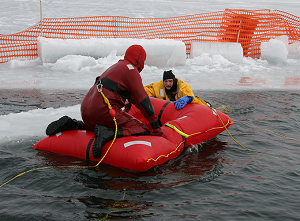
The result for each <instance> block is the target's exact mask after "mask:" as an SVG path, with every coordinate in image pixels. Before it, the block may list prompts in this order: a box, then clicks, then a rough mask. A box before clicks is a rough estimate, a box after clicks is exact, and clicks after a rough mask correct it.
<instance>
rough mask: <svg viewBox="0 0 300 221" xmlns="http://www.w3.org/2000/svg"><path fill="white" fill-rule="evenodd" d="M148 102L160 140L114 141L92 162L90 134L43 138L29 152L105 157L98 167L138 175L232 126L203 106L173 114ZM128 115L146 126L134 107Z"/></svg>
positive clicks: (156, 102)
mask: <svg viewBox="0 0 300 221" xmlns="http://www.w3.org/2000/svg"><path fill="white" fill-rule="evenodd" d="M151 101H152V104H153V107H154V109H155V113H156V115H157V116H158V117H159V118H160V120H161V122H162V124H163V125H164V126H163V127H162V130H163V132H164V136H165V137H164V138H163V137H158V136H150V135H149V136H130V137H121V138H117V139H116V140H115V142H114V143H113V145H112V147H111V148H110V149H109V146H110V144H111V142H112V141H110V142H108V143H106V144H105V145H104V146H103V148H102V154H101V157H100V158H99V159H94V158H93V155H92V145H93V142H94V132H92V131H86V130H71V131H64V132H62V133H58V134H56V135H52V136H49V137H45V138H44V139H42V140H40V141H39V142H38V143H37V144H35V145H33V148H35V149H37V150H43V151H49V152H53V153H58V154H63V155H69V156H74V157H79V158H82V159H87V160H92V161H99V160H100V159H102V157H103V156H104V155H105V154H106V153H107V155H106V156H105V157H104V159H103V161H102V162H101V163H105V164H109V165H112V166H115V167H119V168H122V169H127V170H132V171H137V172H142V171H146V170H148V169H150V168H151V167H153V166H155V165H159V164H163V163H165V162H166V161H168V160H170V159H173V158H175V157H177V156H178V155H179V154H180V153H181V152H182V150H183V149H184V147H187V146H189V145H192V144H199V143H201V142H203V141H206V140H209V139H211V138H213V137H215V136H216V135H218V134H219V133H221V132H222V131H224V130H225V127H226V128H227V127H229V126H230V125H232V121H231V120H230V118H229V117H228V116H227V115H225V114H224V113H222V112H220V111H217V110H213V109H211V108H210V107H207V106H204V105H198V104H187V105H186V106H185V107H184V108H183V109H181V110H176V109H175V107H174V104H173V102H168V101H165V100H160V99H156V98H151ZM130 113H131V114H132V115H133V116H134V117H136V118H138V119H139V120H140V121H142V122H144V123H147V120H146V119H145V118H144V117H143V115H142V114H141V112H140V111H139V109H137V108H136V107H135V106H132V108H131V110H130ZM148 126H149V128H150V125H148ZM108 149H109V150H108Z"/></svg>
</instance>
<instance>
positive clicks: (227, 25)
mask: <svg viewBox="0 0 300 221" xmlns="http://www.w3.org/2000/svg"><path fill="white" fill-rule="evenodd" d="M299 28H300V18H299V17H296V16H294V15H291V14H289V13H286V12H282V11H278V10H274V11H271V10H269V9H264V10H242V9H240V10H238V9H234V10H231V9H226V10H224V11H219V12H211V13H204V14H196V15H188V16H180V17H170V18H128V17H121V16H96V17H79V18H44V19H43V20H42V21H41V22H39V23H37V24H35V25H33V26H31V27H29V28H28V29H26V30H24V31H21V32H19V33H16V34H12V35H0V63H4V62H7V61H10V60H12V59H15V58H27V59H36V58H37V56H38V54H37V37H39V36H43V37H46V38H61V39H83V38H142V39H154V38H159V39H175V40H180V41H183V42H184V43H185V45H186V53H187V57H188V56H189V54H190V48H191V42H192V41H215V42H238V43H240V44H241V45H242V47H243V50H244V56H250V57H253V58H259V57H260V44H261V42H264V41H268V40H269V39H271V38H276V37H278V36H281V35H287V36H288V37H289V43H293V42H295V41H299V39H300V34H299V33H300V32H299Z"/></svg>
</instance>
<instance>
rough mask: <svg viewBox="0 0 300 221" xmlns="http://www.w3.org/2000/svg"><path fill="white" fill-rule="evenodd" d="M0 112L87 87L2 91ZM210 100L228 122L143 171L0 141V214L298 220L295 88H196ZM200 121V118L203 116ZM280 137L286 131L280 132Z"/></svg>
mask: <svg viewBox="0 0 300 221" xmlns="http://www.w3.org/2000/svg"><path fill="white" fill-rule="evenodd" d="M0 93H1V97H0V113H1V114H8V113H17V112H20V111H27V110H30V109H35V108H46V107H59V106H69V105H74V104H78V103H80V101H81V100H82V98H83V96H84V94H85V92H82V91H79V92H69V93H67V92H63V91H62V92H55V93H50V94H45V93H42V92H40V91H38V90H26V91H16V90H1V91H0ZM196 94H197V95H199V96H200V97H202V98H204V99H205V100H207V101H210V102H211V104H213V106H214V107H216V108H219V107H220V106H221V105H227V106H228V107H229V108H227V109H226V111H228V115H229V116H230V117H231V118H232V120H233V122H234V125H233V126H231V127H230V128H229V131H230V133H231V134H232V136H233V138H234V139H236V140H237V141H238V142H239V143H241V144H242V145H243V146H244V147H245V148H248V149H249V150H246V149H245V148H244V147H241V146H240V145H238V144H237V143H236V142H235V141H234V140H233V139H232V138H231V137H230V136H229V135H228V133H227V132H223V133H222V134H220V135H218V136H217V137H216V138H214V139H212V140H210V141H208V142H205V143H203V144H200V145H198V146H194V147H190V148H187V149H186V150H185V151H184V152H183V153H182V154H181V155H180V156H179V157H178V158H176V159H174V160H172V161H170V162H168V163H167V164H164V165H161V166H158V167H156V168H154V169H151V170H150V171H148V172H146V173H142V174H134V173H129V172H125V171H122V170H119V169H116V168H112V167H109V166H105V165H100V167H99V168H98V169H97V170H96V169H80V168H79V169H78V168H59V167H56V166H59V165H86V162H85V161H82V160H80V159H75V158H71V157H66V156H59V155H54V154H51V153H45V152H37V151H36V150H35V149H33V148H32V147H31V145H32V144H34V143H36V142H37V141H38V140H13V141H11V142H8V143H6V144H5V145H1V146H0V166H1V169H0V183H1V184H2V183H4V182H6V181H7V180H9V179H11V178H12V177H14V176H16V175H18V174H20V173H22V172H25V171H27V170H30V169H33V168H41V167H45V166H51V167H52V168H50V169H45V170H36V171H33V172H30V173H27V174H24V175H23V176H20V177H18V178H17V179H15V180H13V181H12V182H10V183H8V184H6V185H4V186H3V187H1V188H0V195H1V201H0V219H1V221H4V220H22V221H27V220H28V221H34V220H61V221H68V220H70V221H71V220H72V221H74V220H106V219H107V220H126V219H135V220H218V221H221V220H255V221H256V220H280V221H282V220H285V221H286V220H300V212H299V208H300V202H299V197H300V191H299V188H300V164H299V160H300V154H299V146H300V145H299V143H300V142H299V140H300V137H299V133H300V128H299V127H300V126H299V114H300V93H299V91H243V92H224V91H223V92H207V91H206V92H201V91H198V92H196ZM200 123H201V122H200ZM284 136H285V137H284Z"/></svg>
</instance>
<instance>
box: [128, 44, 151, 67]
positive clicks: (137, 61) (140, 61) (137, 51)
mask: <svg viewBox="0 0 300 221" xmlns="http://www.w3.org/2000/svg"><path fill="white" fill-rule="evenodd" d="M146 56H147V54H146V51H145V50H144V48H143V47H142V46H141V45H131V46H130V47H129V48H128V49H127V50H126V53H125V57H124V59H125V60H127V61H129V62H130V63H131V64H132V65H134V66H135V67H136V68H137V69H138V71H139V72H141V71H142V70H143V69H144V62H145V60H146Z"/></svg>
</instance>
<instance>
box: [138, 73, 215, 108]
mask: <svg viewBox="0 0 300 221" xmlns="http://www.w3.org/2000/svg"><path fill="white" fill-rule="evenodd" d="M144 88H145V91H146V92H147V94H148V96H149V97H156V98H159V99H164V100H168V101H174V104H175V108H176V109H178V110H179V109H181V108H183V107H185V105H186V104H187V103H193V104H201V105H206V106H211V105H210V104H209V103H208V102H206V101H204V100H202V99H200V98H198V97H196V96H195V95H194V92H193V91H192V89H191V87H190V85H189V84H187V83H185V82H183V81H182V80H180V79H179V78H176V77H175V75H174V74H173V71H172V70H169V71H164V74H163V80H161V81H158V82H154V83H152V84H148V85H146V86H144Z"/></svg>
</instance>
